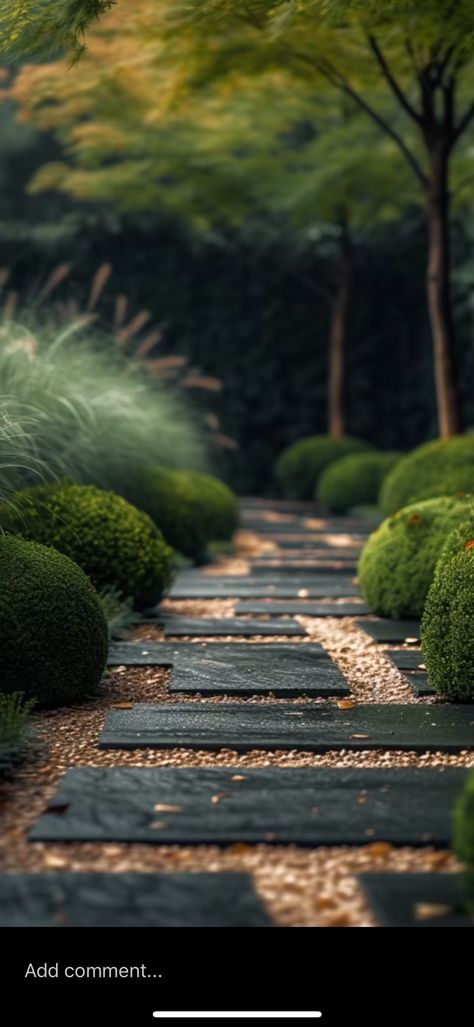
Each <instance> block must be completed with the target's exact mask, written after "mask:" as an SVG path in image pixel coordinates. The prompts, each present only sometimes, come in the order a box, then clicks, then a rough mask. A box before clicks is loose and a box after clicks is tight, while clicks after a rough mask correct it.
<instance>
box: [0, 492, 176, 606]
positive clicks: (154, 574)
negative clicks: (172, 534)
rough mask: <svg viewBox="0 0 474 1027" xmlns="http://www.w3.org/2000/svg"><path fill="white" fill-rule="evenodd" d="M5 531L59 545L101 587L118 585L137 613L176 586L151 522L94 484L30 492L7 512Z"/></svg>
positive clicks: (0, 516)
mask: <svg viewBox="0 0 474 1027" xmlns="http://www.w3.org/2000/svg"><path fill="white" fill-rule="evenodd" d="M0 526H1V527H2V529H3V530H4V531H10V532H18V533H21V534H22V535H23V536H24V537H25V538H30V539H34V540H35V541H37V542H41V543H43V545H48V546H54V547H55V548H56V549H58V550H59V552H61V553H65V554H66V556H69V557H70V559H71V560H75V562H76V563H78V564H79V566H80V567H82V569H83V570H84V571H85V573H86V574H87V575H88V576H89V577H90V579H91V581H92V583H93V584H94V585H95V587H96V588H98V589H102V588H104V587H105V586H107V585H112V586H114V588H115V589H117V591H118V592H120V593H121V594H122V595H123V596H126V597H129V596H130V597H131V598H132V599H133V603H134V605H135V606H136V608H137V609H141V608H143V607H145V606H151V605H152V604H154V603H157V602H159V600H160V599H161V597H162V595H163V593H164V592H165V591H166V589H167V588H168V586H169V584H170V582H171V550H170V549H169V548H168V546H167V545H166V543H165V540H164V538H163V536H162V534H161V532H160V531H159V529H158V528H157V527H156V525H155V524H153V522H152V520H151V519H150V517H148V516H147V514H146V513H143V511H141V510H138V509H136V507H134V506H132V504H131V503H128V502H127V501H126V500H125V499H123V498H122V496H117V495H116V494H115V493H114V492H106V491H104V490H103V489H98V488H95V486H93V485H69V484H65V485H59V486H58V485H56V486H55V485H49V486H48V485H45V486H38V487H36V488H32V489H24V490H23V491H22V492H18V493H16V495H15V497H14V501H13V503H12V505H8V506H4V507H2V508H1V510H0Z"/></svg>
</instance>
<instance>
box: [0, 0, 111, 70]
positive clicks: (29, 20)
mask: <svg viewBox="0 0 474 1027" xmlns="http://www.w3.org/2000/svg"><path fill="white" fill-rule="evenodd" d="M114 2H115V0H0V56H1V57H2V59H4V60H5V59H6V60H12V61H16V60H19V59H23V58H26V57H38V56H44V57H47V56H49V55H50V54H54V53H56V51H57V50H63V49H67V50H69V51H70V52H71V54H72V59H73V61H77V60H78V59H79V57H81V55H82V54H83V53H84V50H85V48H86V47H85V42H84V38H85V34H86V31H87V29H88V28H89V27H90V25H91V24H92V23H93V22H94V21H97V19H98V18H100V17H101V16H102V15H103V14H105V12H106V11H108V10H109V9H110V7H112V6H113V4H114Z"/></svg>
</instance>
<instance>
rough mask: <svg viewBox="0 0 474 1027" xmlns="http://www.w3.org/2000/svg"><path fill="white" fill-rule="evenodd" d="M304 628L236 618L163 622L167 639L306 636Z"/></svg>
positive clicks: (287, 623)
mask: <svg viewBox="0 0 474 1027" xmlns="http://www.w3.org/2000/svg"><path fill="white" fill-rule="evenodd" d="M306 633H307V632H306V628H303V627H302V625H301V624H297V622H296V621H294V620H269V621H268V620H238V618H237V617H232V618H231V617H229V618H224V617H220V618H219V619H217V618H216V619H215V620H205V619H204V618H203V617H202V618H198V617H169V618H168V619H167V620H166V621H165V635H166V637H167V638H169V637H173V638H179V637H180V636H181V635H194V636H195V637H196V638H200V637H206V636H209V637H212V636H217V635H242V636H245V637H247V638H251V637H252V636H253V635H306Z"/></svg>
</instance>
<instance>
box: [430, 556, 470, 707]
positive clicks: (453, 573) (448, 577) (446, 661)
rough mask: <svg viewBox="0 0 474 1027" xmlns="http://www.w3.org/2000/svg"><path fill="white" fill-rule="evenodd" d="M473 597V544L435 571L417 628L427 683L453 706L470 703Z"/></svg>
mask: <svg viewBox="0 0 474 1027" xmlns="http://www.w3.org/2000/svg"><path fill="white" fill-rule="evenodd" d="M467 545H468V546H469V545H470V543H467ZM473 597H474V540H473V546H471V547H470V548H466V549H464V550H462V551H461V552H459V553H457V555H456V556H453V557H451V559H450V560H447V561H446V562H445V563H444V564H442V565H441V566H438V567H437V569H436V575H435V578H434V580H433V582H432V584H431V587H430V589H429V592H428V595H427V598H426V604H425V609H424V613H423V620H422V626H421V644H422V646H423V654H424V658H425V663H426V667H427V670H428V674H429V677H430V683H431V684H432V685H433V688H435V689H436V691H437V692H440V693H441V694H442V695H444V696H446V698H448V699H453V700H454V701H457V702H469V701H472V700H473V699H474V602H473Z"/></svg>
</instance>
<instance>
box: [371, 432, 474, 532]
mask: <svg viewBox="0 0 474 1027" xmlns="http://www.w3.org/2000/svg"><path fill="white" fill-rule="evenodd" d="M458 492H469V493H474V435H460V436H457V437H456V438H454V439H436V441H434V442H426V443H425V444H424V445H423V446H419V447H418V449H415V450H413V452H412V453H409V454H408V455H407V456H405V457H403V459H402V460H400V462H399V464H397V466H396V467H395V468H394V469H393V471H392V472H391V473H390V474H389V475H388V476H387V478H386V479H385V481H384V483H383V486H382V491H381V495H380V506H381V508H382V511H383V513H384V514H386V515H389V514H392V513H396V511H397V510H400V509H401V508H402V507H404V506H406V505H407V503H413V502H417V501H419V500H421V499H431V498H432V497H433V496H450V495H454V494H455V493H458Z"/></svg>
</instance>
